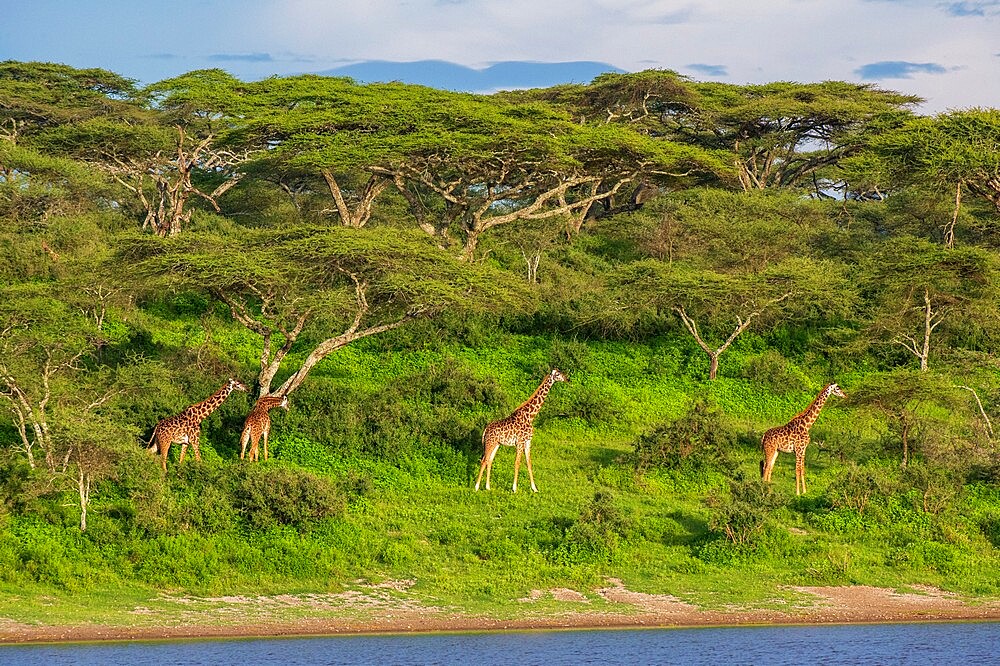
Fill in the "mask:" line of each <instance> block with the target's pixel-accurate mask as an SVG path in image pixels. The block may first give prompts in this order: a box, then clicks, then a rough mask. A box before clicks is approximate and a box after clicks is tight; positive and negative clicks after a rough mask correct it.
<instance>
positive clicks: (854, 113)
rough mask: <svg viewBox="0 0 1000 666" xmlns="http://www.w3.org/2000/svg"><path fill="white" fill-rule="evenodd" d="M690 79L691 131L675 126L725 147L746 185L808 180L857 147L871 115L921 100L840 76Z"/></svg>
mask: <svg viewBox="0 0 1000 666" xmlns="http://www.w3.org/2000/svg"><path fill="white" fill-rule="evenodd" d="M694 87H695V90H696V91H697V93H698V98H699V104H698V109H697V112H696V122H695V123H693V124H692V125H693V128H694V131H691V130H690V129H688V127H687V126H682V128H681V131H682V132H683V133H684V134H687V135H688V136H689V137H690V140H691V141H694V142H697V143H703V144H704V145H706V146H708V147H713V148H718V149H725V150H729V151H730V152H731V153H732V155H733V164H734V166H735V168H736V169H737V171H738V174H739V181H740V186H741V187H742V189H743V190H744V191H750V190H759V189H765V188H769V187H783V188H789V187H798V186H801V185H803V184H804V183H807V184H809V185H813V184H814V183H813V182H811V181H808V180H807V179H811V178H812V177H813V176H814V174H817V173H818V172H819V171H820V170H822V169H827V168H829V167H830V166H832V165H836V164H838V163H839V162H840V161H841V160H843V159H844V158H846V157H848V156H850V155H852V154H854V153H856V152H858V151H859V150H860V149H861V148H862V146H863V145H864V137H865V130H866V128H867V126H868V125H869V124H870V123H872V122H875V121H879V120H882V119H883V118H884V117H885V116H899V115H905V114H907V113H908V109H909V107H911V106H913V105H914V104H916V103H918V102H920V98H919V97H915V96H912V95H903V94H900V93H896V92H892V91H887V90H880V89H878V88H876V87H875V86H873V85H870V84H855V83H846V82H842V81H826V82H823V83H809V84H801V83H768V84H763V85H746V86H737V85H732V84H725V83H699V84H696V85H695V86H694ZM816 189H817V190H819V189H821V188H820V187H819V186H817V187H816Z"/></svg>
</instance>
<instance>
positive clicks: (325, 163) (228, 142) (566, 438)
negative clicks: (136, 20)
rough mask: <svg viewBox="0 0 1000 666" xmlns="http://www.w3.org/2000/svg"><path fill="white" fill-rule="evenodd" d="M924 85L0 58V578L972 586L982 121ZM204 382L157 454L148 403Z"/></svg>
mask: <svg viewBox="0 0 1000 666" xmlns="http://www.w3.org/2000/svg"><path fill="white" fill-rule="evenodd" d="M919 102H920V100H919V99H917V98H915V97H912V96H908V95H903V94H899V93H896V92H893V91H889V90H882V89H880V88H877V87H875V86H872V85H859V84H853V83H846V82H835V81H834V82H824V83H811V84H798V83H787V82H778V83H771V84H766V85H733V84H721V83H704V82H699V81H694V80H691V79H688V78H686V77H683V76H681V75H678V74H676V73H674V72H671V71H652V70H651V71H645V72H639V73H634V74H607V75H603V76H601V77H599V78H597V79H595V80H594V81H593V82H591V83H590V84H587V85H565V86H557V87H554V88H547V89H533V90H523V91H515V92H499V93H495V94H491V95H473V94H459V93H451V92H445V91H440V90H434V89H429V88H424V87H420V86H413V85H406V84H401V83H389V84H367V85H361V84H358V83H355V82H354V81H351V80H349V79H344V78H329V77H321V76H308V75H306V76H295V77H281V78H269V79H265V80H262V81H257V82H244V81H240V80H237V79H235V78H233V77H231V76H230V75H228V74H226V73H225V72H223V71H221V70H205V71H196V72H191V73H188V74H185V75H183V76H180V77H177V78H173V79H169V80H166V81H161V82H159V83H155V84H152V85H149V86H144V87H139V86H137V85H136V83H135V82H134V81H131V80H128V79H126V78H123V77H121V76H119V75H117V74H115V73H113V72H108V71H104V70H97V69H86V70H84V69H74V68H71V67H68V66H64V65H58V64H49V63H24V62H13V61H7V62H3V63H0V222H2V224H0V237H2V246H3V247H4V248H5V253H4V254H5V259H6V260H5V261H3V262H0V290H2V297H0V397H2V398H3V405H4V406H5V407H6V408H7V409H6V411H5V412H4V417H5V418H4V420H3V421H2V423H0V582H2V584H4V585H8V586H14V587H16V589H19V590H24V589H35V588H31V586H33V585H34V586H38V587H37V589H40V590H50V589H56V590H62V591H69V592H78V591H85V590H100V589H111V588H114V587H116V586H121V585H125V586H134V587H137V588H138V589H163V588H182V589H189V590H234V589H244V590H271V591H277V590H287V589H316V588H322V589H327V588H334V587H336V586H337V585H340V584H341V583H342V582H343V581H345V580H349V579H356V578H358V577H366V578H379V577H388V576H408V577H413V578H415V579H416V580H417V581H418V588H417V589H420V590H424V591H425V592H426V593H428V594H432V593H433V594H435V595H439V596H440V597H443V598H447V599H461V600H464V601H468V600H470V599H471V600H474V601H476V600H478V601H480V602H482V603H485V604H489V603H500V604H502V603H507V602H512V601H513V600H515V599H517V598H519V597H522V596H524V595H525V594H526V592H527V590H528V589H530V588H532V587H539V586H544V585H555V584H559V585H565V586H570V587H575V588H579V589H587V588H588V586H592V585H593V584H594V583H595V581H600V580H601V577H602V576H605V575H615V576H618V577H622V578H624V579H625V580H626V581H628V582H629V584H630V585H633V586H636V587H639V588H641V589H645V590H650V591H671V592H678V591H679V592H680V593H682V594H687V595H689V596H690V598H692V599H695V600H697V601H700V602H704V603H709V601H708V599H709V597H707V596H704V595H711V594H716V595H722V596H716V597H713V598H712V599H714V600H715V601H718V600H719V599H736V600H740V599H751V600H760V599H763V598H766V597H767V595H768V594H770V592H769V590H773V589H774V587H775V586H776V585H780V584H847V583H867V584H883V585H884V584H890V585H892V584H897V585H903V584H915V583H926V584H933V585H938V586H941V587H944V588H946V589H951V590H957V591H962V592H965V593H969V594H981V595H996V594H997V593H998V588H997V582H996V580H995V578H994V577H993V576H991V575H989V572H990V571H991V570H995V566H996V564H997V563H998V560H1000V558H998V556H997V550H996V549H997V548H998V547H1000V490H998V485H997V484H998V481H1000V457H998V450H997V445H996V441H995V433H994V431H993V423H994V421H996V418H997V415H998V412H1000V366H998V357H997V356H996V354H995V353H994V350H995V348H996V343H997V340H998V336H1000V317H998V305H1000V302H998V298H1000V297H998V289H997V287H998V286H1000V273H998V267H1000V263H998V262H1000V111H998V110H996V109H966V110H955V111H951V112H948V113H944V114H941V115H937V116H922V115H919V114H917V113H916V112H915V111H914V109H915V108H916V105H917V104H918V103H919ZM555 367H558V368H560V369H561V370H562V371H563V372H565V373H566V374H567V375H568V377H569V382H568V383H566V384H560V385H558V386H556V387H554V388H553V390H552V393H551V395H550V396H549V398H548V399H547V401H546V403H545V406H544V408H543V409H542V412H541V413H540V415H539V417H538V420H537V421H536V424H535V425H536V427H537V430H536V436H535V440H534V445H533V449H532V450H533V455H534V456H535V476H536V478H537V480H538V486H539V490H540V492H539V493H538V494H537V495H533V494H532V493H530V492H529V493H525V492H524V491H525V490H526V487H525V486H524V485H522V487H521V490H520V492H519V493H518V494H517V495H513V494H511V493H510V492H509V487H510V484H511V480H512V476H513V473H512V468H513V456H512V455H509V456H508V455H507V454H510V453H511V452H510V450H509V449H505V450H504V451H501V452H500V454H499V455H498V458H497V464H496V467H495V470H494V477H493V479H494V480H493V485H494V488H493V490H492V491H490V492H489V493H486V492H484V491H480V492H478V493H475V492H474V491H473V488H472V485H473V482H474V477H475V472H476V471H477V470H478V467H479V457H480V456H481V455H482V444H481V441H480V437H481V434H482V430H483V427H484V426H485V425H486V423H487V422H488V421H491V420H495V419H497V418H500V417H502V416H505V415H507V414H508V413H510V410H511V409H513V408H514V407H516V406H517V405H518V404H520V403H521V402H522V401H523V400H525V399H526V398H527V397H528V396H529V395H530V394H531V392H532V391H533V390H534V388H535V387H536V386H537V385H538V383H539V382H540V381H541V379H542V378H543V377H544V376H545V375H546V373H547V372H549V370H550V369H552V368H555ZM231 377H232V378H236V379H239V380H240V381H242V382H244V383H245V384H246V385H247V386H248V387H249V390H248V391H247V392H246V393H242V392H236V393H235V394H234V395H233V396H232V397H230V398H228V399H227V400H226V401H225V402H224V403H222V405H221V406H220V407H219V408H218V409H217V410H216V411H215V412H214V413H212V414H211V416H209V417H208V418H207V419H206V420H205V421H204V423H203V424H202V430H201V433H202V437H201V454H202V459H201V460H200V461H196V460H193V459H192V458H190V457H189V458H186V459H185V460H184V462H183V464H179V463H178V458H177V453H179V449H180V447H179V446H174V447H173V449H174V450H175V451H176V452H177V453H172V454H171V455H170V459H169V466H168V469H167V472H166V474H164V473H163V471H162V470H161V467H160V465H159V461H158V459H157V458H155V457H154V456H152V455H150V454H149V452H147V450H146V446H147V443H148V442H149V440H150V437H151V436H152V434H153V428H154V426H155V425H156V424H157V423H158V422H159V421H161V420H162V419H164V418H167V417H169V416H172V415H175V414H178V413H179V412H181V410H183V409H184V408H186V407H188V406H189V405H192V404H194V403H197V402H199V401H201V400H203V399H205V398H207V397H208V396H209V395H211V394H212V393H213V392H214V391H216V390H218V389H219V388H220V387H221V386H224V385H225V384H226V382H227V381H228V380H229V378H231ZM830 382H838V383H839V384H840V386H841V387H842V388H843V389H844V392H845V393H846V395H847V398H846V399H841V400H835V401H832V402H831V403H830V405H829V406H827V407H826V408H825V409H824V411H823V412H822V414H821V415H820V417H819V420H818V421H817V423H816V425H815V427H814V428H813V443H812V444H811V445H810V447H809V449H808V451H807V456H806V460H807V463H806V474H807V477H808V479H809V492H808V493H806V494H804V495H802V496H799V497H797V496H795V494H794V493H793V492H792V488H793V486H792V483H793V479H794V476H793V473H792V469H791V463H790V459H791V456H788V455H784V454H782V455H780V456H779V460H778V464H777V467H776V470H775V474H774V477H773V480H772V483H770V484H764V483H762V482H761V481H760V479H759V473H758V471H757V470H758V464H759V462H760V458H761V453H760V436H761V434H762V433H763V432H764V431H765V430H766V429H768V428H770V427H772V426H775V425H780V424H782V423H785V422H786V421H788V419H790V418H791V417H792V416H794V415H795V414H796V413H798V412H800V411H801V410H803V409H805V407H806V406H807V405H809V403H810V401H811V400H812V399H813V398H814V397H815V396H816V394H817V393H818V392H819V391H820V389H821V388H822V387H823V386H824V385H825V384H828V383H830ZM265 396H278V397H281V396H287V397H288V402H289V409H288V411H287V412H284V411H282V410H275V411H273V412H272V418H273V429H272V432H271V442H270V444H271V454H272V455H271V456H270V459H268V460H266V461H263V460H262V461H260V462H249V461H246V460H240V456H239V452H240V441H239V436H240V431H241V429H242V426H243V420H244V418H245V417H246V415H247V413H248V412H250V409H251V408H252V407H253V405H254V404H255V402H256V401H257V400H258V399H259V398H262V397H265ZM189 453H190V452H189ZM505 489H507V490H505ZM747 572H753V573H754V576H753V577H752V578H753V580H754V582H753V583H748V582H746V581H747V580H748V578H747V575H746V574H747ZM736 581H738V584H734V582H736ZM699 595H702V596H699Z"/></svg>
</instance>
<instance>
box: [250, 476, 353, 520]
mask: <svg viewBox="0 0 1000 666" xmlns="http://www.w3.org/2000/svg"><path fill="white" fill-rule="evenodd" d="M235 482H236V488H235V492H234V493H233V494H234V500H235V501H234V506H235V508H236V510H237V511H238V512H239V513H240V514H241V515H242V517H243V520H244V521H245V522H246V524H247V526H249V527H250V528H251V529H254V530H268V529H272V528H275V527H278V526H280V525H288V526H290V527H293V528H295V529H299V530H301V529H305V528H307V527H309V526H310V525H312V524H314V523H315V522H316V521H319V520H322V519H324V518H330V517H334V516H338V515H341V514H343V512H344V510H345V508H346V502H345V498H344V496H343V494H341V493H340V492H338V490H337V488H336V487H335V486H333V484H331V483H330V482H329V481H328V480H326V479H324V478H323V477H320V476H317V475H315V474H311V473H309V472H306V471H303V470H301V469H290V468H284V467H269V466H264V465H247V466H246V467H245V468H244V469H243V470H242V474H240V475H239V476H237V478H236V480H235Z"/></svg>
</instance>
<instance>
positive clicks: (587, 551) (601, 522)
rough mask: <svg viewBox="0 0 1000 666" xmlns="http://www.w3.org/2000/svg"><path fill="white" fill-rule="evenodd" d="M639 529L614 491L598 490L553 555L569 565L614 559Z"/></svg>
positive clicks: (553, 558)
mask: <svg viewBox="0 0 1000 666" xmlns="http://www.w3.org/2000/svg"><path fill="white" fill-rule="evenodd" d="M635 532H636V526H635V524H634V523H633V521H632V520H631V519H629V518H628V517H627V516H626V515H625V514H624V513H623V512H622V510H621V509H620V508H619V506H618V503H617V500H616V498H615V495H614V493H612V492H611V491H610V490H598V491H597V492H595V493H594V497H593V498H592V499H591V500H590V502H588V503H587V504H585V505H584V506H583V508H582V509H581V510H580V515H579V517H578V518H577V519H576V520H575V521H574V522H573V523H572V524H571V525H570V526H569V528H568V529H567V530H566V532H565V535H564V537H563V539H562V541H561V542H560V543H559V545H558V546H557V547H556V549H555V550H554V551H553V552H552V553H551V555H550V558H551V559H552V560H554V561H555V562H559V563H566V564H573V563H585V562H611V561H614V559H615V558H616V557H617V556H618V555H620V552H621V550H622V547H623V546H624V545H625V544H626V543H627V542H628V540H629V539H630V538H632V537H633V536H634V535H635Z"/></svg>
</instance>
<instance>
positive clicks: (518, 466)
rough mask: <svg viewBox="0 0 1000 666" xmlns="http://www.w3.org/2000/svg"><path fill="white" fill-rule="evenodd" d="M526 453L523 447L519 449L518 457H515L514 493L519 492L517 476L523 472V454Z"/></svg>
mask: <svg viewBox="0 0 1000 666" xmlns="http://www.w3.org/2000/svg"><path fill="white" fill-rule="evenodd" d="M522 451H524V447H523V446H519V447H517V455H516V456H515V457H514V487H513V490H512V492H515V493H516V492H517V475H518V474H519V473H520V472H521V452H522Z"/></svg>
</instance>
